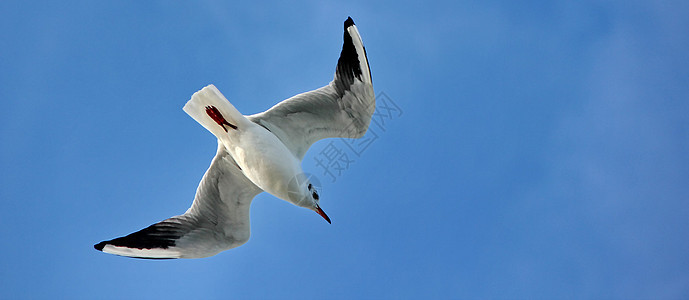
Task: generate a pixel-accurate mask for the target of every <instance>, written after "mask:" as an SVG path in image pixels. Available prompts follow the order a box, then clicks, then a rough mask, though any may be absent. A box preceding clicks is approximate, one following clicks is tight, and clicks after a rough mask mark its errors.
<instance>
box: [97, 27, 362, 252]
mask: <svg viewBox="0 0 689 300" xmlns="http://www.w3.org/2000/svg"><path fill="white" fill-rule="evenodd" d="M343 40H344V42H343V45H342V52H341V53H340V58H339V60H338V62H337V67H336V70H335V76H334V79H333V81H331V82H330V83H329V84H328V85H326V86H324V87H322V88H319V89H317V90H313V91H310V92H306V93H302V94H299V95H296V96H294V97H291V98H289V99H287V100H284V101H282V102H280V103H278V104H276V105H275V106H273V107H272V108H270V109H268V110H267V111H265V112H262V113H258V114H255V115H251V116H244V115H242V114H241V113H240V112H239V111H238V110H237V109H236V108H235V107H234V106H233V105H232V104H231V103H230V102H229V101H227V99H226V98H225V96H223V95H222V93H220V91H219V90H218V89H217V88H216V87H215V86H214V85H209V86H206V87H205V88H203V89H201V90H200V91H198V92H196V93H194V95H193V96H192V97H191V100H189V101H188V102H187V104H186V105H185V106H184V108H183V109H184V111H185V112H186V113H187V114H189V116H191V117H192V118H193V119H194V120H196V121H197V122H198V123H199V124H201V125H202V126H203V127H205V128H206V129H208V130H209V131H210V132H211V133H213V135H215V137H217V139H218V149H217V153H216V155H215V157H214V158H213V161H212V162H211V165H210V167H209V168H208V170H207V171H206V173H205V174H204V176H203V179H201V182H200V183H199V187H198V189H197V190H196V195H195V197H194V202H193V203H192V205H191V207H190V208H189V209H188V210H187V211H186V212H185V213H184V214H182V215H178V216H174V217H171V218H168V219H165V220H163V221H160V222H158V223H155V224H153V225H150V226H148V227H146V228H144V229H141V230H139V231H136V232H134V233H131V234H129V235H126V236H123V237H119V238H115V239H112V240H108V241H103V242H100V243H98V244H96V245H94V247H95V248H96V249H97V250H100V251H103V252H107V253H111V254H116V255H122V256H129V257H135V258H199V257H208V256H212V255H215V254H217V253H219V252H221V251H224V250H228V249H231V248H234V247H237V246H240V245H242V244H244V243H246V242H247V241H248V240H249V236H250V226H249V223H250V222H249V216H250V213H249V209H250V207H251V201H252V199H253V198H254V197H255V196H256V195H257V194H259V193H261V192H262V191H266V192H268V193H270V194H272V195H274V196H275V197H277V198H280V199H283V200H285V201H288V202H290V203H292V204H294V205H297V206H300V207H305V208H308V209H311V210H313V211H315V212H317V213H318V214H319V215H321V216H322V217H323V218H324V219H325V220H326V221H328V223H330V218H328V216H327V215H326V214H325V212H323V210H322V209H321V208H320V204H319V203H320V202H319V201H320V199H319V195H318V193H317V191H316V190H315V188H314V187H313V186H312V184H311V183H310V182H309V180H308V179H307V178H306V176H305V175H304V173H303V171H302V168H301V160H302V159H303V158H304V154H305V153H306V151H307V150H308V149H309V147H310V146H311V145H312V144H313V143H314V142H316V141H318V140H320V139H324V138H331V137H341V138H359V137H361V136H363V135H364V133H366V130H367V129H368V125H369V124H370V122H371V116H372V115H373V111H374V110H375V96H374V93H373V83H372V81H371V73H370V69H369V66H368V59H367V58H366V50H365V49H364V46H363V42H362V41H361V37H360V36H359V31H358V30H357V28H356V26H355V25H354V21H352V19H351V18H348V19H347V20H346V21H345V22H344V36H343Z"/></svg>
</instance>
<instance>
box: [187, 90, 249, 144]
mask: <svg viewBox="0 0 689 300" xmlns="http://www.w3.org/2000/svg"><path fill="white" fill-rule="evenodd" d="M183 110H184V112H186V113H187V114H188V115H189V116H190V117H192V118H193V119H194V120H196V122H199V124H201V125H202V126H203V127H205V128H206V129H208V131H210V132H211V133H213V135H215V136H216V137H218V138H219V139H220V140H221V141H225V140H226V139H227V138H228V134H227V133H228V132H229V131H230V130H237V129H238V128H239V127H242V126H243V125H245V124H246V122H250V121H248V120H247V119H246V117H244V116H243V115H242V114H241V113H240V112H239V111H238V110H237V109H236V108H234V106H233V105H232V104H231V103H230V101H227V98H225V96H223V94H222V93H220V91H219V90H218V89H217V88H216V87H215V86H214V85H212V84H211V85H208V86H206V87H204V88H203V89H201V90H200V91H198V92H196V93H194V95H193V96H191V99H190V100H189V101H188V102H187V104H186V105H184V108H183Z"/></svg>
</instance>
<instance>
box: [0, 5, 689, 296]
mask: <svg viewBox="0 0 689 300" xmlns="http://www.w3.org/2000/svg"><path fill="white" fill-rule="evenodd" d="M144 2H145V3H144ZM347 16H352V18H353V19H354V21H355V22H356V24H357V26H358V27H359V30H360V32H361V34H362V36H363V40H364V43H365V45H366V49H367V52H368V56H369V61H370V66H371V70H372V73H373V82H374V88H375V91H376V93H381V92H382V93H384V95H386V96H387V98H386V99H388V100H389V101H390V102H391V103H394V104H395V105H397V107H398V109H397V110H395V111H390V113H389V114H387V115H381V116H379V118H381V119H380V121H382V122H384V123H374V124H373V125H372V127H371V128H373V129H374V130H375V133H376V134H377V138H376V139H375V140H374V141H373V142H372V143H371V144H370V145H369V146H368V147H367V148H366V149H364V151H361V153H358V154H359V155H357V154H356V153H352V152H351V151H352V150H351V149H349V148H347V144H345V143H344V141H341V140H325V141H321V142H319V143H317V144H316V145H314V147H312V148H311V150H310V152H309V153H307V155H306V158H305V159H304V163H303V166H304V169H305V170H306V171H307V172H310V173H313V174H315V175H316V176H317V177H318V178H319V179H320V181H321V182H322V191H321V199H322V202H321V204H322V207H323V208H324V209H325V211H326V212H327V213H328V214H329V215H330V217H331V218H332V220H333V224H332V225H328V224H327V223H326V222H325V221H324V220H323V219H322V218H321V217H319V216H318V215H316V214H315V213H313V212H311V211H308V210H305V209H302V208H298V207H294V206H292V205H290V204H288V203H286V202H284V201H281V200H279V199H277V198H275V197H273V196H271V195H268V194H265V193H264V194H261V195H259V196H257V197H256V198H255V199H254V202H253V204H252V210H251V218H252V219H251V222H252V225H251V226H252V237H251V239H250V241H249V242H248V243H247V244H245V245H243V246H241V247H239V248H236V249H232V250H229V251H226V252H223V253H220V254H219V255H217V256H214V257H211V258H205V259H197V260H165V261H150V260H137V259H129V258H123V257H117V256H113V255H108V254H104V253H101V252H98V251H96V250H94V249H93V246H92V245H93V244H94V243H97V242H99V241H101V240H105V239H111V238H114V237H117V236H121V235H124V234H128V233H130V232H133V231H136V230H138V229H141V228H143V227H146V226H148V225H149V224H151V223H153V222H156V221H159V220H162V219H165V218H167V217H170V216H173V215H176V214H180V213H183V212H184V211H185V210H186V209H187V208H188V207H189V205H190V204H191V201H192V199H193V195H194V192H195V189H196V186H197V184H198V182H199V180H200V179H201V176H202V175H203V173H204V171H205V170H206V168H207V167H208V165H209V163H210V160H211V158H212V157H213V155H214V153H215V147H216V142H215V139H214V137H213V136H212V135H211V134H210V133H209V132H207V131H206V130H205V129H203V128H202V127H201V126H200V125H198V124H197V123H196V122H195V121H193V120H192V119H191V118H189V117H188V116H187V115H186V114H185V113H184V112H183V111H182V109H181V108H182V106H183V105H184V103H185V102H186V101H187V100H188V99H189V98H190V96H191V95H192V93H194V92H195V91H197V90H198V89H200V88H202V87H203V86H205V85H207V84H210V83H213V84H215V85H216V86H217V87H218V88H219V89H220V90H221V91H222V92H223V93H224V94H225V95H226V96H227V98H228V99H230V101H231V102H232V103H233V104H234V105H235V106H236V107H237V108H238V109H239V110H240V111H241V112H243V113H245V114H253V113H257V112H260V111H263V110H265V109H267V108H269V107H271V106H272V105H274V104H275V103H277V102H278V101H281V100H283V99H285V98H287V97H290V96H292V95H295V94H297V93H300V92H303V91H308V90H311V89H315V88H318V87H320V86H322V85H324V84H326V83H328V82H329V81H330V80H331V79H332V76H333V73H334V69H335V64H336V62H337V58H338V56H339V53H340V48H341V45H342V23H343V21H344V20H345V19H346V18H347ZM379 102H380V101H379ZM0 104H1V107H2V109H1V112H0V116H1V117H0V201H2V202H1V203H2V209H1V210H0V240H1V241H2V242H1V245H2V247H1V250H0V298H7V299H20V298H70V299H95V298H119V299H124V298H156V299H178V298H184V299H252V298H253V299H261V298H285V299H289V298H296V299H323V298H332V299H357V298H383V299H384V298H388V299H399V298H407V299H423V297H427V296H430V297H432V298H464V299H471V298H473V299H476V298H496V299H509V298H537V299H553V298H558V299H585V298H589V299H687V298H689V255H688V253H689V202H688V201H689V180H688V179H689V2H687V1H680V0H677V1H672V0H667V1H658V0H653V1H651V0H648V1H633V0H632V1H629V0H625V1H587V0H584V1H573V0H572V1H507V0H505V1H498V0H496V1H444V2H442V1H441V2H427V1H418V2H405V1H387V2H375V1H349V3H348V4H343V3H339V2H333V1H312V2H299V3H298V4H294V3H292V2H271V3H265V4H264V3H258V2H251V1H240V2H229V1H200V2H194V3H191V1H174V2H173V1H158V2H155V1H108V2H105V1H46V2H32V1H11V0H10V1H8V0H5V1H0ZM379 112H381V113H387V112H388V111H382V110H380V109H379ZM384 117H385V118H384ZM330 142H333V144H330ZM328 147H335V148H336V149H337V150H339V151H340V152H341V153H349V154H348V157H349V159H350V160H351V161H352V162H350V163H349V164H348V165H346V166H342V165H341V169H343V170H339V171H337V173H336V175H337V176H336V177H335V178H331V177H329V175H328V174H327V173H325V169H323V168H321V167H319V166H318V164H317V163H316V159H318V158H319V155H322V153H323V152H324V151H325V150H326V149H327V148H328ZM347 151H350V152H347ZM331 171H332V169H331ZM333 181H334V182H333Z"/></svg>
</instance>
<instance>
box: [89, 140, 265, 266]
mask: <svg viewBox="0 0 689 300" xmlns="http://www.w3.org/2000/svg"><path fill="white" fill-rule="evenodd" d="M260 192H261V189H260V188H258V187H257V186H255V185H254V184H253V183H251V181H250V180H249V179H248V178H246V177H245V176H244V174H243V173H242V171H241V170H240V169H239V167H237V164H236V163H235V162H234V160H233V159H232V156H230V154H229V153H228V152H227V151H226V150H225V147H223V146H222V145H221V144H220V143H219V145H218V152H217V154H216V155H215V157H214V158H213V161H212V162H211V165H210V167H209V168H208V170H207V171H206V174H205V175H204V176H203V179H202V180H201V183H200V184H199V187H198V189H197V190H196V197H195V198H194V203H193V204H192V205H191V207H190V208H189V209H188V210H187V212H186V213H184V214H182V215H179V216H175V217H172V218H169V219H166V220H163V221H161V222H158V223H155V224H153V225H151V226H148V227H146V228H144V229H142V230H139V231H137V232H134V233H132V234H129V235H127V236H123V237H119V238H116V239H112V240H109V241H103V242H100V243H98V244H96V245H94V247H95V248H96V249H97V250H100V251H103V252H106V253H111V254H116V255H121V256H129V257H135V258H200V257H208V256H213V255H215V254H217V253H219V252H221V251H224V250H227V249H231V248H234V247H237V246H240V245H242V244H244V243H246V242H247V241H248V240H249V235H250V228H249V208H250V206H251V200H252V199H253V198H254V196H256V195H257V194H258V193H260Z"/></svg>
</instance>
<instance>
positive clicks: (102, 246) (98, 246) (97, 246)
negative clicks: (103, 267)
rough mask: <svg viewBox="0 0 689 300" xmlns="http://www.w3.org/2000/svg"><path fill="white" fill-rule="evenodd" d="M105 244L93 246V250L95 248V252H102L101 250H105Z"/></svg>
mask: <svg viewBox="0 0 689 300" xmlns="http://www.w3.org/2000/svg"><path fill="white" fill-rule="evenodd" d="M107 244H108V243H106V242H100V243H98V244H95V245H93V248H96V250H98V251H103V248H105V245H107Z"/></svg>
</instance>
